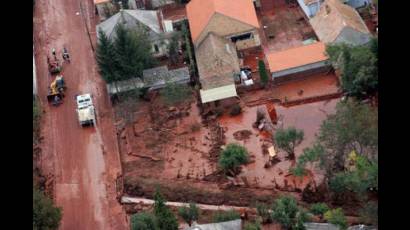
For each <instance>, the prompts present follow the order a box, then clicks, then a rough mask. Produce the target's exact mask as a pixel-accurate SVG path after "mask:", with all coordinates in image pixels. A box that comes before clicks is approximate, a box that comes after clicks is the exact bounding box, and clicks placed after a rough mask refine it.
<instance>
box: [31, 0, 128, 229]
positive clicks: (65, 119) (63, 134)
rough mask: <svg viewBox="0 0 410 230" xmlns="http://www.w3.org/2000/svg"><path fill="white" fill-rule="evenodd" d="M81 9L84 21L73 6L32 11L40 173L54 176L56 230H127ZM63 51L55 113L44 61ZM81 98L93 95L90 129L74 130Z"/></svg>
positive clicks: (41, 4) (41, 0) (105, 105)
mask: <svg viewBox="0 0 410 230" xmlns="http://www.w3.org/2000/svg"><path fill="white" fill-rule="evenodd" d="M81 5H82V8H83V13H84V18H83V17H82V15H81V14H80V15H76V13H77V12H80V7H79V6H80V4H79V2H78V1H56V0H51V1H45V0H38V1H37V2H36V5H35V13H34V18H33V25H34V46H35V60H36V66H37V76H38V79H37V81H38V88H39V98H40V100H41V105H42V108H43V109H44V111H45V113H44V114H43V124H42V133H41V134H42V136H43V137H44V139H43V143H42V144H41V148H42V154H41V169H42V171H43V173H44V174H45V175H54V183H55V189H54V194H53V195H54V196H53V197H54V199H55V202H56V205H57V206H60V207H62V208H63V216H62V221H61V226H60V229H128V227H127V225H128V224H127V220H126V214H125V211H124V210H123V208H122V206H121V205H120V204H119V203H118V202H117V200H116V198H117V195H118V193H117V192H118V191H117V186H116V185H117V181H116V179H117V177H118V176H120V175H121V164H120V160H119V154H118V146H117V142H116V138H115V129H114V127H113V126H112V123H113V119H112V109H111V105H110V102H109V100H108V97H107V95H106V90H105V84H104V82H103V81H102V79H101V77H100V76H99V75H98V72H97V70H96V63H95V59H94V56H93V53H92V47H91V45H90V41H89V38H88V36H87V30H86V27H85V23H84V21H83V19H89V20H88V22H87V23H86V24H87V25H88V26H89V28H95V18H94V6H93V2H92V1H82V2H81ZM91 33H92V31H91ZM91 36H93V35H91ZM63 46H66V47H67V49H68V51H69V52H70V56H71V64H64V65H63V73H62V74H63V75H64V76H65V81H66V85H67V87H68V88H67V91H66V97H65V98H64V102H63V104H62V105H60V106H59V107H57V108H55V107H51V106H49V105H48V104H47V100H46V95H47V87H48V85H49V84H50V79H51V77H50V76H49V73H48V68H47V62H46V57H47V55H50V52H51V49H52V48H55V49H56V51H57V55H58V57H59V58H61V50H62V48H63ZM80 93H91V94H92V95H93V100H94V103H95V106H96V112H97V125H96V127H95V128H81V127H80V126H79V124H78V120H77V116H76V112H75V108H76V106H75V101H74V99H73V98H74V96H75V95H76V94H80ZM120 184H121V183H120ZM120 192H121V191H120Z"/></svg>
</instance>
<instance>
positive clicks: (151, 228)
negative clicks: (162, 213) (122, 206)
mask: <svg viewBox="0 0 410 230" xmlns="http://www.w3.org/2000/svg"><path fill="white" fill-rule="evenodd" d="M131 230H160V228H159V227H158V224H157V220H156V217H155V216H154V215H153V214H151V213H147V212H141V213H137V214H134V215H132V216H131Z"/></svg>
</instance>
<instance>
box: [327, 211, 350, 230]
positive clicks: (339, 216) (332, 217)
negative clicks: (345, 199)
mask: <svg viewBox="0 0 410 230" xmlns="http://www.w3.org/2000/svg"><path fill="white" fill-rule="evenodd" d="M324 217H325V220H326V221H327V222H329V223H331V224H334V225H337V226H339V227H340V229H341V230H345V229H347V227H348V225H347V219H346V217H345V215H344V213H343V210H342V209H341V208H337V209H332V210H329V211H327V212H325V214H324Z"/></svg>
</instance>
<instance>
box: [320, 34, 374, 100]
mask: <svg viewBox="0 0 410 230" xmlns="http://www.w3.org/2000/svg"><path fill="white" fill-rule="evenodd" d="M377 49H378V46H377V40H372V41H371V42H369V43H368V44H365V45H359V46H352V45H348V44H343V43H342V44H334V45H329V46H327V47H326V52H327V54H328V55H329V57H330V60H331V61H332V63H333V64H334V66H335V67H336V68H338V69H340V70H341V77H342V78H341V83H342V84H341V85H342V89H343V90H344V91H345V92H347V94H348V95H350V96H353V97H356V98H359V99H362V98H365V97H366V96H369V95H370V96H371V95H374V94H375V92H377V91H378V52H377Z"/></svg>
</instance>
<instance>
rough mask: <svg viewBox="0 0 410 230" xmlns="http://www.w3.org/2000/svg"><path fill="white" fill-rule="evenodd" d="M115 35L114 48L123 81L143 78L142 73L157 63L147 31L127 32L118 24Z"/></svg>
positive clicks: (140, 29)
mask: <svg viewBox="0 0 410 230" xmlns="http://www.w3.org/2000/svg"><path fill="white" fill-rule="evenodd" d="M115 33H116V34H115V35H116V37H115V40H114V44H113V46H114V51H115V59H116V61H117V62H118V64H119V74H120V75H121V79H122V80H125V79H129V78H132V77H141V76H142V71H143V70H144V69H147V68H151V67H152V66H153V65H154V63H155V60H154V58H153V57H152V54H151V46H150V44H151V43H150V42H149V40H148V35H147V33H146V31H145V30H144V29H142V28H139V29H135V30H127V29H126V28H125V27H124V26H123V25H121V24H118V25H117V27H116V32H115Z"/></svg>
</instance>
